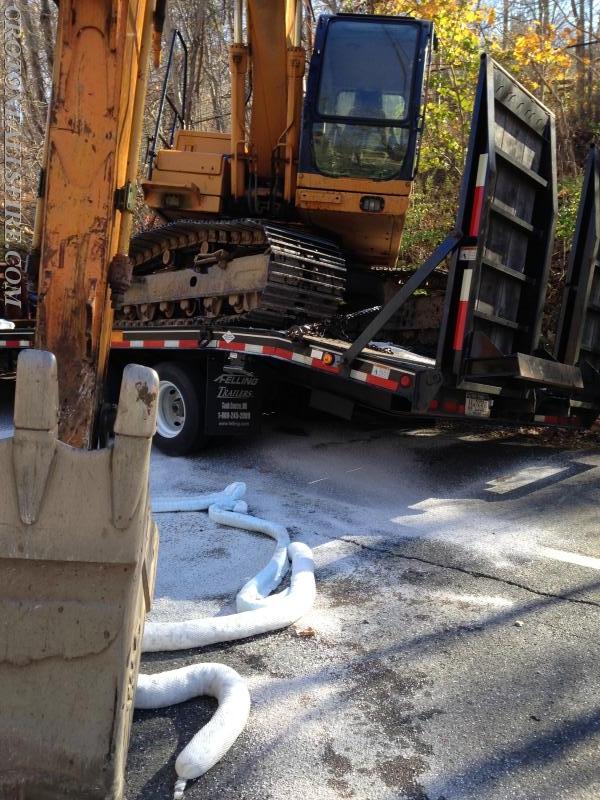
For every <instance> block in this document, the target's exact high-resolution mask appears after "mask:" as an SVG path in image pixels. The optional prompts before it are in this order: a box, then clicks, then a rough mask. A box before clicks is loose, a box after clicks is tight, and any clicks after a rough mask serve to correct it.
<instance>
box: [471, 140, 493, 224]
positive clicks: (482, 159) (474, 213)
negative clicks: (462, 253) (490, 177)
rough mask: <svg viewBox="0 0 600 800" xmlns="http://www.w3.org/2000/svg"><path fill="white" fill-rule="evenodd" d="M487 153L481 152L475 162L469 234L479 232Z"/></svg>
mask: <svg viewBox="0 0 600 800" xmlns="http://www.w3.org/2000/svg"><path fill="white" fill-rule="evenodd" d="M487 163H488V154H487V153H482V154H481V155H480V156H479V162H478V164H477V177H476V179H475V190H474V192H473V208H472V210H471V223H470V225H469V236H477V235H478V234H479V223H480V222H481V210H482V208H483V195H484V190H485V175H486V172H487Z"/></svg>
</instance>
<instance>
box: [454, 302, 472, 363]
mask: <svg viewBox="0 0 600 800" xmlns="http://www.w3.org/2000/svg"><path fill="white" fill-rule="evenodd" d="M468 305H469V304H468V303H466V302H463V301H462V300H461V302H460V303H459V304H458V314H457V315H456V328H455V330H454V342H453V344H452V347H453V349H454V350H456V351H457V352H460V351H461V350H462V349H463V342H464V340H465V328H466V327H467V310H468Z"/></svg>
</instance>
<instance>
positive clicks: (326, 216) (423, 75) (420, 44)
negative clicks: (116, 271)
mask: <svg viewBox="0 0 600 800" xmlns="http://www.w3.org/2000/svg"><path fill="white" fill-rule="evenodd" d="M306 8H307V7H306V6H305V3H304V0H248V2H247V6H246V14H245V15H244V9H243V4H242V0H236V2H235V9H234V41H233V43H232V44H231V45H230V68H231V131H230V132H229V133H215V132H206V131H192V130H186V129H185V128H183V127H180V125H181V124H182V123H183V115H182V113H181V112H180V108H182V107H183V104H184V103H183V104H182V105H181V106H179V105H178V104H177V102H176V101H175V98H174V97H172V96H170V95H169V94H168V92H167V81H168V80H169V72H170V68H171V66H172V61H171V59H170V60H169V64H168V65H167V76H166V82H165V88H164V90H163V96H162V101H161V113H160V114H159V119H158V120H157V126H156V131H155V134H154V136H153V137H152V139H151V141H150V147H149V177H148V179H147V180H146V181H144V182H143V184H142V187H143V191H144V197H145V201H146V203H147V205H148V206H149V207H150V208H151V209H153V210H154V211H155V212H156V215H157V217H158V218H159V219H160V220H161V221H162V222H163V223H165V222H166V224H162V225H159V226H157V227H154V228H152V229H150V230H146V231H143V232H142V233H140V234H138V235H137V236H135V237H134V238H133V240H132V244H131V251H130V256H131V259H132V262H133V281H132V284H131V287H130V288H129V289H128V291H127V292H126V293H125V296H124V299H123V302H122V304H121V306H120V308H119V311H118V318H119V319H121V320H126V321H135V320H139V321H140V322H141V323H148V322H151V321H158V320H159V319H162V320H170V319H175V320H177V319H178V318H188V319H189V318H196V317H198V318H207V317H208V318H213V319H214V318H217V317H228V316H233V317H235V318H236V322H237V323H240V322H242V321H243V320H245V321H247V322H249V323H252V324H262V325H269V326H288V325H290V324H293V323H298V322H306V321H313V320H321V319H326V318H329V317H331V316H332V315H333V314H334V313H335V312H336V311H337V309H338V308H339V306H340V305H341V304H342V303H343V302H345V301H346V302H348V303H349V304H350V306H352V304H353V300H354V305H355V306H356V307H361V303H362V305H364V302H363V300H364V296H365V295H364V293H365V292H367V293H370V295H369V296H373V295H377V291H378V289H377V287H378V281H377V279H376V278H375V273H374V271H373V269H372V268H373V267H388V268H393V266H394V265H395V263H396V259H397V256H398V250H399V246H400V239H401V234H402V228H403V224H404V219H405V215H406V211H407V207H408V202H409V195H410V191H411V185H412V182H413V179H414V176H415V171H416V166H417V163H418V155H419V143H420V137H421V133H422V130H423V115H424V105H425V85H426V79H427V72H428V64H429V54H430V51H431V46H432V41H433V30H432V24H431V23H430V22H427V21H423V20H417V19H413V18H410V17H400V16H394V17H391V16H367V15H358V14H340V15H336V16H330V15H325V16H322V17H320V19H319V21H318V24H317V26H316V31H315V35H314V37H313V36H312V33H310V31H309V26H308V22H310V17H309V13H310V11H309V12H306ZM244 16H245V19H244ZM305 16H306V17H307V18H306V19H305V18H304V17H305ZM244 30H245V31H247V41H244V33H243V32H244ZM181 43H182V44H183V42H182V41H181ZM305 45H306V46H305ZM307 50H309V51H310V53H309V55H310V65H309V68H308V72H307V74H306V75H305V72H306V70H305V64H306V61H307ZM172 52H173V48H171V53H172ZM183 85H184V86H185V81H184V84H183ZM180 99H181V98H180ZM165 101H167V102H165ZM184 102H185V98H184ZM163 109H166V110H167V111H169V110H171V111H172V112H173V122H172V124H171V125H170V126H167V127H168V128H169V130H170V134H169V135H168V136H166V137H165V136H162V135H161V130H162V128H161V124H162V122H163V120H162V110H163ZM163 127H164V126H163ZM161 141H162V143H164V145H165V146H163V147H162V148H160V149H158V145H159V144H160V143H161ZM361 292H362V293H363V294H362V295H361Z"/></svg>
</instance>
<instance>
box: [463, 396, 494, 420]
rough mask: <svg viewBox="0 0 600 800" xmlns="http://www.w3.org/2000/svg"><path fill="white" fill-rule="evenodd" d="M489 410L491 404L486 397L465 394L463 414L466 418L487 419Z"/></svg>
mask: <svg viewBox="0 0 600 800" xmlns="http://www.w3.org/2000/svg"><path fill="white" fill-rule="evenodd" d="M490 410H491V403H490V398H489V397H487V395H485V394H471V393H467V397H466V400H465V414H466V416H467V417H489V416H490Z"/></svg>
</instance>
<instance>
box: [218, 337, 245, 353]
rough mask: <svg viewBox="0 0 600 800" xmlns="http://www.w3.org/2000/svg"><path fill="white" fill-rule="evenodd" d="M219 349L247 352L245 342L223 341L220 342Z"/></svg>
mask: <svg viewBox="0 0 600 800" xmlns="http://www.w3.org/2000/svg"><path fill="white" fill-rule="evenodd" d="M217 347H218V348H219V349H220V350H238V351H240V350H245V349H246V345H245V344H244V343H243V342H224V341H223V340H222V339H220V340H219V343H218V345H217Z"/></svg>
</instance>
